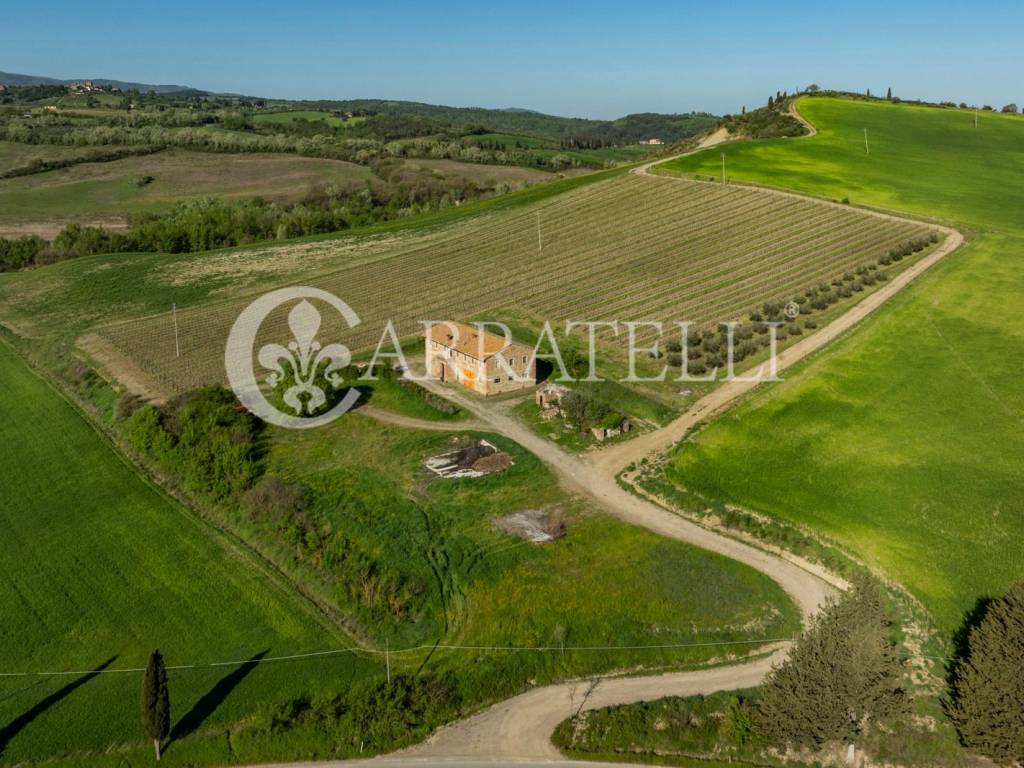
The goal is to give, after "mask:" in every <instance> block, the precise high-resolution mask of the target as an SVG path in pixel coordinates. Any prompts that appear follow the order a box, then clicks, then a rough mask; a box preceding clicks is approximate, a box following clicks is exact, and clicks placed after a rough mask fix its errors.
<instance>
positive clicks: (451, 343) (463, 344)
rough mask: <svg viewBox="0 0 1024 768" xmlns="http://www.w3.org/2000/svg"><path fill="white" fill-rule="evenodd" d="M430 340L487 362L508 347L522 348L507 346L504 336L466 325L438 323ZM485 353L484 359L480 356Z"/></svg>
mask: <svg viewBox="0 0 1024 768" xmlns="http://www.w3.org/2000/svg"><path fill="white" fill-rule="evenodd" d="M430 338H431V340H432V341H435V342H437V343H438V344H441V345H442V346H445V347H449V348H450V349H454V350H455V351H456V352H461V353H462V354H464V355H469V356H470V357H472V358H475V359H477V360H487V359H488V358H491V357H494V356H495V355H496V354H498V353H499V352H501V351H502V350H504V349H507V348H508V347H513V346H515V347H521V346H522V345H521V344H516V343H515V342H512V343H509V344H506V343H505V339H504V337H502V336H498V335H497V334H496V333H491V332H490V331H484V332H483V333H481V332H480V330H479V329H478V328H476V327H475V326H472V325H467V324H466V323H457V322H447V323H438V324H436V325H434V326H432V327H431V329H430ZM481 352H483V357H481V356H480V354H481Z"/></svg>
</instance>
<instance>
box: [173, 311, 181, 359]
mask: <svg viewBox="0 0 1024 768" xmlns="http://www.w3.org/2000/svg"><path fill="white" fill-rule="evenodd" d="M171 317H173V318H174V356H175V357H181V344H180V343H178V305H177V304H173V303H172V304H171Z"/></svg>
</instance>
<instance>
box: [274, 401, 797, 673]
mask: <svg viewBox="0 0 1024 768" xmlns="http://www.w3.org/2000/svg"><path fill="white" fill-rule="evenodd" d="M486 437H487V439H488V440H490V441H492V442H494V443H495V444H496V445H498V446H499V447H501V448H502V449H503V450H506V451H508V452H509V453H510V454H511V456H512V457H513V460H514V465H513V466H512V467H511V468H510V469H507V470H505V471H504V472H501V473H499V474H495V475H492V476H489V477H485V478H477V479H468V480H441V479H438V478H436V477H434V476H433V475H432V474H430V473H429V472H428V471H427V470H425V468H424V467H423V465H422V462H423V460H424V459H425V458H427V457H429V456H432V455H436V454H438V453H442V452H444V451H445V450H448V449H450V447H451V445H452V440H453V436H452V435H450V434H447V433H444V432H423V431H417V430H409V429H403V428H398V427H386V426H382V425H380V424H378V423H376V422H375V421H373V420H371V419H367V418H365V417H362V416H360V415H359V414H358V412H356V413H353V414H350V415H347V416H345V417H343V418H342V419H340V420H339V421H337V422H335V423H333V424H331V425H330V426H328V427H326V428H324V429H322V430H316V431H286V430H275V431H274V433H273V438H272V440H271V442H270V446H271V447H270V453H269V458H268V464H269V472H270V473H271V474H273V475H275V476H277V477H280V478H283V479H285V480H286V481H288V482H296V481H297V482H301V483H303V484H305V485H307V486H308V487H309V488H311V489H312V494H313V497H314V498H315V502H314V503H313V505H312V509H313V510H314V513H313V514H315V515H317V519H318V520H319V521H320V523H319V525H320V526H321V527H324V528H326V529H328V530H330V531H333V532H338V533H339V534H340V535H341V536H343V537H347V538H348V539H349V540H351V541H355V542H358V543H359V546H360V547H362V548H366V549H368V550H369V551H372V552H373V553H375V560H376V562H377V563H378V565H379V569H380V571H381V572H382V573H386V574H392V575H394V576H395V577H400V578H401V580H402V581H403V583H404V584H406V585H407V586H408V590H407V591H406V594H407V595H408V596H409V597H408V606H407V607H408V615H407V617H406V619H404V620H402V621H393V620H390V619H383V618H381V617H379V616H376V617H375V616H372V615H370V614H368V613H367V612H366V611H362V610H361V609H360V606H358V605H355V604H352V602H351V598H349V597H346V596H345V595H344V594H342V593H343V590H342V589H341V588H340V586H339V585H340V584H341V582H342V579H341V578H340V577H335V576H332V573H333V571H332V567H331V566H330V565H324V566H321V565H318V564H317V562H314V561H315V558H314V561H309V560H307V561H305V562H304V563H298V564H296V563H294V562H291V561H290V564H285V567H290V566H291V565H297V566H299V567H300V568H301V569H302V570H301V572H302V573H304V574H305V578H304V581H305V582H306V583H314V582H316V581H319V580H320V579H319V578H318V577H326V578H323V580H322V584H323V588H324V589H325V593H324V594H325V596H326V597H327V599H333V600H335V601H337V602H338V605H339V607H340V608H341V609H342V610H344V611H346V612H347V613H349V614H351V615H358V616H361V617H362V618H361V619H360V621H361V623H362V625H363V626H364V628H365V631H367V632H368V633H369V634H371V635H373V636H375V637H377V638H378V640H379V641H382V640H383V637H390V638H391V643H392V647H401V646H409V645H414V644H418V643H423V642H430V641H432V640H434V639H436V638H438V637H441V638H444V640H443V642H446V643H451V642H460V643H464V644H474V645H496V646H536V645H548V646H551V645H555V646H558V645H566V646H573V645H611V646H620V645H643V644H662V643H689V642H698V643H699V642H705V641H712V642H720V641H729V640H736V639H744V638H755V639H759V638H771V637H779V636H788V633H790V632H792V631H793V630H794V629H795V627H796V626H797V618H796V615H795V613H794V612H793V609H792V606H791V605H790V604H789V602H788V600H787V599H786V598H785V596H784V595H783V593H782V592H781V591H780V590H779V588H778V587H777V586H776V585H775V584H774V583H773V582H771V581H770V580H768V579H767V578H766V577H763V576H761V575H760V574H757V573H755V572H754V571H751V570H750V569H748V568H746V567H744V566H740V565H739V564H737V563H735V562H733V561H730V560H728V559H726V558H721V557H718V556H715V555H711V554H710V553H706V552H703V551H701V550H697V549H695V548H692V547H688V546H685V545H683V544H681V543H679V542H673V541H669V540H665V539H661V538H659V537H657V536H655V535H653V534H649V533H647V532H646V531H642V530H640V529H636V528H632V527H629V526H626V525H623V524H622V523H619V522H617V521H615V520H613V519H611V518H608V517H605V516H603V515H596V514H594V513H592V512H591V511H589V510H588V509H587V507H586V505H583V504H581V503H580V502H579V501H577V500H573V499H571V498H569V497H567V496H566V494H565V493H564V492H563V491H562V490H561V489H560V488H559V487H558V483H557V481H556V479H555V477H554V476H553V475H552V473H551V472H550V471H549V470H548V469H547V468H546V467H545V466H544V465H543V464H542V463H541V462H540V461H539V460H538V459H536V458H535V457H534V456H533V455H532V454H530V453H527V452H526V451H524V450H523V449H522V448H520V447H519V446H517V445H516V444H514V443H511V442H509V441H507V440H504V439H502V438H500V437H497V436H494V435H488V436H486ZM555 507H557V508H559V509H561V510H562V511H563V515H564V518H565V519H566V520H567V522H568V534H567V536H566V537H565V538H564V539H562V540H559V541H557V542H554V543H552V544H548V545H546V546H541V547H539V546H536V545H532V544H529V543H528V542H526V541H524V540H521V539H518V538H515V537H512V536H510V535H509V534H507V533H504V532H502V531H500V530H498V529H497V528H495V526H494V524H493V521H494V520H495V519H496V518H498V517H500V516H502V515H506V514H509V513H511V512H518V511H523V510H526V509H550V508H555ZM286 556H288V557H291V555H287V554H286ZM651 584H656V585H657V587H656V588H651V587H650V585H651ZM644 585H647V586H644ZM641 592H642V593H643V594H644V596H645V597H644V599H643V600H639V601H638V600H631V599H629V595H631V594H637V593H641ZM725 605H727V606H729V609H728V611H727V612H722V610H721V606H725ZM719 650H720V649H715V648H698V649H687V650H672V651H665V652H660V651H650V652H645V654H644V655H642V656H641V657H637V656H636V655H635V654H617V653H606V654H594V653H591V654H589V655H587V654H571V653H570V654H568V655H567V656H565V657H559V656H554V657H552V656H543V655H534V656H531V657H529V658H527V659H516V660H515V662H514V664H511V665H509V660H508V659H503V658H500V657H498V658H492V659H490V661H489V665H488V666H489V667H493V670H492V673H493V674H496V675H499V676H500V678H501V679H506V678H511V679H514V680H520V681H522V680H525V679H526V678H525V677H523V674H524V673H527V672H529V675H528V676H533V677H537V676H540V677H542V678H544V679H554V678H555V677H557V676H559V675H566V674H576V673H584V672H585V671H590V670H597V669H611V668H615V667H617V666H631V665H632V664H636V663H641V664H650V663H662V664H667V663H681V662H691V661H699V660H701V659H706V658H709V657H710V656H712V655H714V654H716V653H717V652H718V651H719ZM456 661H457V659H456ZM495 684H496V683H494V682H493V681H489V682H488V684H487V685H486V686H483V689H484V690H486V689H488V688H490V687H493V685H495Z"/></svg>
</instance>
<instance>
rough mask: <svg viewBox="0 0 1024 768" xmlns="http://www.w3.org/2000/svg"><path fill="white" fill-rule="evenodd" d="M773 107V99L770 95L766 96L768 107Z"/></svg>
mask: <svg viewBox="0 0 1024 768" xmlns="http://www.w3.org/2000/svg"><path fill="white" fill-rule="evenodd" d="M774 107H775V99H773V98H772V97H771V96H769V97H768V109H773V108H774Z"/></svg>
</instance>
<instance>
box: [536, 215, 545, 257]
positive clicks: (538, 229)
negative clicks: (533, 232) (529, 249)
mask: <svg viewBox="0 0 1024 768" xmlns="http://www.w3.org/2000/svg"><path fill="white" fill-rule="evenodd" d="M537 250H538V251H542V250H544V243H543V242H541V239H540V211H537Z"/></svg>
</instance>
